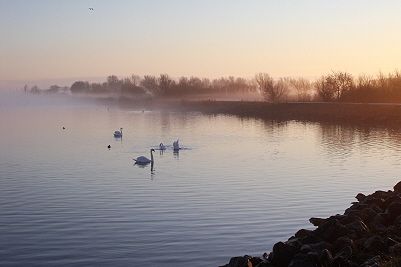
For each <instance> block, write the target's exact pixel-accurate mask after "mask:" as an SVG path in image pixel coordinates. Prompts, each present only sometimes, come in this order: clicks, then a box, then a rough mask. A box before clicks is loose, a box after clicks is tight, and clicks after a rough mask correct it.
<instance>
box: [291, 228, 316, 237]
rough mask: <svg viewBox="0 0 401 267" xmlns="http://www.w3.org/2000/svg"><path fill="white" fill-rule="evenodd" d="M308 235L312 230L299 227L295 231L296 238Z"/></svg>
mask: <svg viewBox="0 0 401 267" xmlns="http://www.w3.org/2000/svg"><path fill="white" fill-rule="evenodd" d="M310 235H313V231H312V230H306V229H301V230H299V231H298V232H296V233H295V237H296V238H305V237H308V236H310Z"/></svg>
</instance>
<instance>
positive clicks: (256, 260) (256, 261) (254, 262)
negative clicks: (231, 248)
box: [248, 257, 262, 267]
mask: <svg viewBox="0 0 401 267" xmlns="http://www.w3.org/2000/svg"><path fill="white" fill-rule="evenodd" d="M249 261H250V262H251V264H252V266H258V265H259V263H261V262H262V259H261V258H258V257H251V258H250V259H249ZM248 267H249V265H248Z"/></svg>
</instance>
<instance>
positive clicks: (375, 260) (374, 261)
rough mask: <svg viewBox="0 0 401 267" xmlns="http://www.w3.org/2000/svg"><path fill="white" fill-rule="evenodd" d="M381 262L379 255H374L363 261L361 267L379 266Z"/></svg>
mask: <svg viewBox="0 0 401 267" xmlns="http://www.w3.org/2000/svg"><path fill="white" fill-rule="evenodd" d="M380 262H381V257H380V256H375V257H373V258H371V259H369V260H367V261H365V262H364V263H363V264H362V265H361V267H379V266H380Z"/></svg>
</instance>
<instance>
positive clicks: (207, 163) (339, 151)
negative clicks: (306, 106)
mask: <svg viewBox="0 0 401 267" xmlns="http://www.w3.org/2000/svg"><path fill="white" fill-rule="evenodd" d="M63 126H64V127H65V128H66V129H65V130H63V129H62V127H63ZM120 127H122V128H123V138H122V139H115V138H114V137H113V132H114V131H115V130H118V129H119V128H120ZM0 136H1V137H2V138H1V139H0V147H1V148H2V149H1V151H0V254H1V255H2V256H1V259H0V264H1V265H15V266H16V265H30V266H32V265H35V266H54V265H63V264H70V265H72V264H73V265H77V266H87V265H102V266H127V265H128V266H129V265H140V266H161V265H162V264H165V265H166V266H188V265H191V266H218V265H219V264H220V265H221V264H224V263H226V262H228V260H229V258H230V257H232V256H236V255H243V254H245V253H248V254H252V255H261V254H262V253H263V252H265V251H268V250H270V249H271V247H272V245H273V244H274V243H275V242H277V241H280V240H286V239H287V238H288V237H290V236H291V235H293V234H294V233H295V232H296V231H297V230H299V229H300V228H311V225H310V224H309V223H308V219H309V218H310V217H312V216H315V217H324V216H329V215H332V214H336V213H342V212H343V211H344V209H345V208H347V207H348V206H349V204H350V202H352V201H354V198H353V197H354V196H355V195H356V194H357V193H358V192H362V193H370V192H373V191H375V190H379V189H381V190H388V189H390V188H391V187H392V186H393V185H394V184H395V183H396V181H398V180H399V173H400V170H401V145H400V141H401V134H400V133H399V132H398V131H397V130H391V129H384V128H356V127H345V126H341V125H333V124H320V123H304V122H296V121H289V122H282V123H277V122H272V121H264V120H260V119H249V118H248V119H244V118H239V117H235V116H223V115H214V116H209V115H202V114H200V113H178V112H160V111H156V110H154V111H151V110H145V111H144V112H142V110H135V109H134V108H132V109H119V108H117V107H114V106H105V105H101V104H96V103H93V102H88V101H86V100H77V99H75V98H70V97H67V96H43V95H40V96H32V95H25V94H22V93H20V92H15V91H12V92H11V91H1V92H0ZM177 138H179V139H180V143H181V145H182V146H184V147H185V148H187V149H185V150H181V151H180V152H179V153H174V152H173V151H172V150H170V149H167V150H166V151H165V152H164V153H160V152H159V151H156V152H155V154H154V156H155V164H154V170H153V171H152V170H151V167H150V166H145V167H142V168H141V167H139V166H136V165H134V164H133V160H132V159H133V158H136V157H137V156H140V155H144V156H147V157H150V154H149V150H150V148H152V147H157V145H158V144H159V143H160V142H163V143H165V144H167V145H171V144H172V142H173V141H174V140H176V139H177ZM109 144H110V145H111V149H110V150H108V149H107V145H109Z"/></svg>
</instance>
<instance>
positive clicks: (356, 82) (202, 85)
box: [24, 71, 401, 103]
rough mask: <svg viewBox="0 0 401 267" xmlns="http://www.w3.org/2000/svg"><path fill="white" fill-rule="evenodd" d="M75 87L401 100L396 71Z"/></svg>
mask: <svg viewBox="0 0 401 267" xmlns="http://www.w3.org/2000/svg"><path fill="white" fill-rule="evenodd" d="M24 90H25V91H29V92H31V93H41V92H45V93H56V92H66V91H67V90H68V88H66V87H60V86H57V85H52V86H51V87H50V88H49V89H46V90H40V89H39V88H38V87H37V86H33V87H32V88H31V89H30V90H28V89H27V87H26V86H25V87H24ZM69 91H70V92H71V93H72V94H80V93H81V94H83V93H85V94H114V95H117V96H133V97H136V96H142V97H143V96H146V97H156V98H157V97H160V98H163V97H181V96H182V97H185V96H191V95H192V96H196V95H210V97H211V98H213V95H215V94H224V95H227V96H230V95H234V94H236V93H241V94H247V93H259V94H260V95H261V96H262V97H263V99H264V100H266V101H269V102H273V103H280V102H288V101H300V102H309V101H322V102H371V103H379V102H383V103H400V102H401V73H400V72H399V71H394V72H392V73H389V74H387V75H384V74H383V73H379V74H378V75H376V76H368V75H360V76H358V77H354V76H353V75H351V74H350V73H347V72H341V71H333V72H331V73H329V74H326V75H322V76H321V77H319V78H318V79H316V80H314V81H310V80H308V79H305V78H291V77H286V78H277V79H274V78H273V77H271V76H270V75H269V74H268V73H258V74H256V75H255V77H254V78H253V79H246V78H241V77H232V76H230V77H221V78H217V79H207V78H198V77H194V76H192V77H180V78H178V79H173V78H171V77H170V76H169V75H167V74H161V75H159V76H154V75H145V76H143V77H141V76H138V75H131V76H130V77H125V78H121V79H120V78H118V77H117V76H115V75H111V76H109V77H107V79H106V81H105V82H103V83H90V82H88V81H76V82H74V83H73V84H72V85H71V87H70V88H69Z"/></svg>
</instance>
